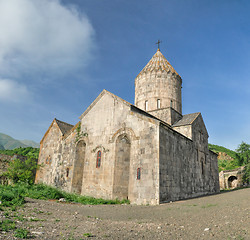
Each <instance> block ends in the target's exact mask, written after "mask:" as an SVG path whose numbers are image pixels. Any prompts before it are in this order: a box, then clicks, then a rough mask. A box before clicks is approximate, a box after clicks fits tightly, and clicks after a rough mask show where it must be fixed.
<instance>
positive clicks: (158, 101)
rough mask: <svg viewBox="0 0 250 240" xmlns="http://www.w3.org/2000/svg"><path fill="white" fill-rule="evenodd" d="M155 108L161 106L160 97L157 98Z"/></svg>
mask: <svg viewBox="0 0 250 240" xmlns="http://www.w3.org/2000/svg"><path fill="white" fill-rule="evenodd" d="M157 108H158V109H159V108H161V99H157Z"/></svg>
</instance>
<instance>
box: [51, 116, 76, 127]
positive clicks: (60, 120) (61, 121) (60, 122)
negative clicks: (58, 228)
mask: <svg viewBox="0 0 250 240" xmlns="http://www.w3.org/2000/svg"><path fill="white" fill-rule="evenodd" d="M55 120H56V121H57V122H60V123H64V124H67V125H69V126H74V125H72V124H70V123H66V122H63V121H61V120H59V119H57V118H55Z"/></svg>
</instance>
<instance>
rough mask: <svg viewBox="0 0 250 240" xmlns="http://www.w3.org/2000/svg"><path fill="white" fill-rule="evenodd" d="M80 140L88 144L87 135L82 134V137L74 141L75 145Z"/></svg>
mask: <svg viewBox="0 0 250 240" xmlns="http://www.w3.org/2000/svg"><path fill="white" fill-rule="evenodd" d="M81 141H84V142H85V144H86V145H88V144H89V139H88V136H83V137H81V138H79V139H78V141H76V142H75V146H76V147H77V145H78V143H79V142H81Z"/></svg>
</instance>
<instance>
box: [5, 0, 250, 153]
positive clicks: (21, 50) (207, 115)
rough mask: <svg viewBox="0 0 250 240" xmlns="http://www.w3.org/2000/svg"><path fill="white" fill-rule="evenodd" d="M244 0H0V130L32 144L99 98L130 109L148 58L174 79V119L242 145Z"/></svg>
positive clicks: (249, 63)
mask: <svg viewBox="0 0 250 240" xmlns="http://www.w3.org/2000/svg"><path fill="white" fill-rule="evenodd" d="M249 11H250V1H249V0H238V1H236V0H220V1H218V0H203V1H200V0H178V1H176V0H158V1H154V0H138V1H134V0H61V1H59V0H0V132H2V133H5V134H8V135H10V136H12V137H14V138H17V139H30V140H34V141H37V142H40V140H41V139H42V137H43V135H44V133H45V132H46V130H47V128H48V127H49V125H50V123H51V122H52V120H53V119H54V118H55V117H56V118H58V119H59V120H62V121H66V122H68V123H71V124H75V123H77V122H78V117H79V116H80V115H81V114H82V112H83V111H84V110H85V109H86V108H87V107H88V105H89V104H90V103H91V102H92V101H93V100H94V99H95V98H96V97H97V96H98V94H99V93H100V92H101V91H102V90H103V89H107V90H109V91H111V92H112V93H114V94H116V95H118V96H120V97H121V98H123V99H125V100H127V101H129V102H131V103H133V102H134V79H135V77H136V76H137V74H138V73H139V72H140V71H141V70H142V68H143V67H144V66H145V65H146V64H147V62H148V61H149V60H150V58H151V57H152V56H153V54H154V53H155V52H156V50H157V46H156V45H155V43H156V42H157V40H158V39H160V40H161V41H162V44H161V51H162V53H163V54H164V56H165V57H166V58H167V59H168V61H169V62H170V63H171V65H172V66H173V67H174V68H175V70H176V71H177V72H178V73H179V75H180V76H181V77H182V79H183V88H182V91H183V92H182V93H183V114H187V113H193V112H202V115H203V118H204V121H205V123H206V125H207V128H208V132H209V135H210V138H209V142H210V143H213V144H218V145H222V146H225V147H228V148H231V149H235V148H236V147H237V146H238V144H239V143H240V142H241V141H246V142H248V143H250V134H249V133H250V111H249V103H250V81H249V79H250V31H249V26H250V14H249Z"/></svg>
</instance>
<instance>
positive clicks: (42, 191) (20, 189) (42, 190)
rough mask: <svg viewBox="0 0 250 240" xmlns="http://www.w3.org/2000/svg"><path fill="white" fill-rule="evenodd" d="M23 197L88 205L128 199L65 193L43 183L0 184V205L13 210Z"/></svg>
mask: <svg viewBox="0 0 250 240" xmlns="http://www.w3.org/2000/svg"><path fill="white" fill-rule="evenodd" d="M24 197H29V198H33V199H43V200H48V199H55V200H59V199H60V198H64V199H65V200H66V202H75V203H81V204H84V205H86V204H88V205H98V204H124V203H126V204H128V203H129V201H128V200H122V201H120V200H118V199H116V200H105V199H102V198H93V197H86V196H81V195H78V194H72V193H66V192H64V191H61V190H59V189H56V188H54V187H50V186H47V185H44V184H35V185H28V184H17V185H13V186H5V185H0V201H1V202H2V205H1V206H7V207H13V208H12V209H13V211H14V210H16V207H17V206H21V205H23V204H24V203H25V200H24Z"/></svg>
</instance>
